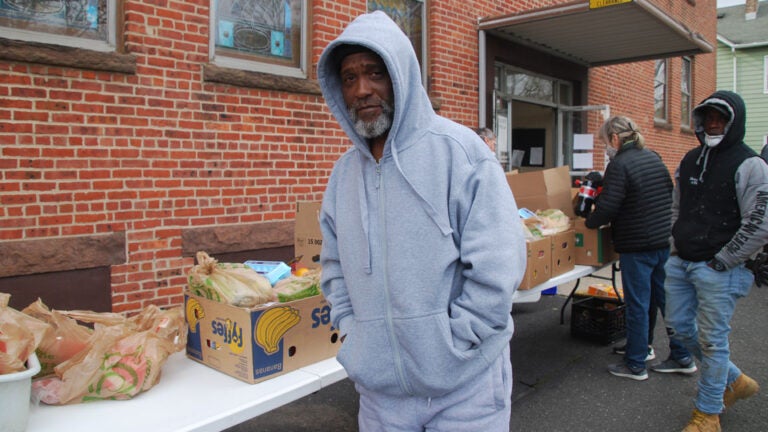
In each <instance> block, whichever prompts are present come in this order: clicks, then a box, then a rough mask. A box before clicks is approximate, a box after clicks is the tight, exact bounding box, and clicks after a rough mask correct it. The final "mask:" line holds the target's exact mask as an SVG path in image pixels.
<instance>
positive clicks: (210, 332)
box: [184, 292, 341, 383]
mask: <svg viewBox="0 0 768 432" xmlns="http://www.w3.org/2000/svg"><path fill="white" fill-rule="evenodd" d="M184 303H185V308H184V309H185V312H186V320H187V325H188V328H189V332H188V337H187V357H189V358H191V359H193V360H196V361H198V362H200V363H203V364H205V365H207V366H210V367H212V368H214V369H216V370H219V371H221V372H224V373H226V374H227V375H231V376H233V377H235V378H237V379H240V380H242V381H245V382H247V383H257V382H259V381H263V380H266V379H269V378H274V377H276V376H278V375H282V374H284V373H286V372H290V371H293V370H296V369H299V368H301V367H304V366H307V365H309V364H312V363H315V362H318V361H320V360H325V359H328V358H332V357H334V356H336V353H337V351H338V349H339V347H340V346H341V343H340V342H339V334H338V333H339V332H338V330H336V329H335V328H333V327H332V326H331V318H330V312H331V307H330V305H329V304H328V302H327V301H326V300H325V298H324V297H323V296H322V295H317V296H314V297H309V298H305V299H301V300H296V301H293V302H289V303H272V304H270V305H267V306H257V307H255V308H251V309H247V308H241V307H236V306H232V305H229V304H226V303H219V302H216V301H213V300H208V299H206V298H204V297H200V296H196V295H194V294H192V293H190V292H186V293H185V295H184Z"/></svg>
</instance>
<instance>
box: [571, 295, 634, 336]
mask: <svg viewBox="0 0 768 432" xmlns="http://www.w3.org/2000/svg"><path fill="white" fill-rule="evenodd" d="M626 335H627V321H626V306H625V305H624V303H621V302H619V301H618V300H608V299H601V298H597V297H584V298H582V299H578V300H577V299H576V298H574V301H573V303H572V305H571V336H575V337H579V338H583V339H589V340H593V341H595V342H600V343H602V344H610V343H613V342H616V341H617V340H619V339H621V338H623V337H625V336H626Z"/></svg>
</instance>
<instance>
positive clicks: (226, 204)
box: [0, 0, 715, 312]
mask: <svg viewBox="0 0 768 432" xmlns="http://www.w3.org/2000/svg"><path fill="white" fill-rule="evenodd" d="M125 3H126V5H125V43H124V45H125V48H126V51H127V52H128V53H130V54H133V55H135V56H136V60H137V64H136V73H135V74H126V73H110V72H100V71H92V70H88V69H79V68H69V67H59V66H48V65H44V64H33V63H24V62H16V61H13V62H11V61H0V83H2V84H0V107H1V108H2V109H0V147H1V149H0V169H1V174H0V244H1V243H2V242H15V241H22V240H34V239H45V238H66V237H68V236H83V235H94V234H99V233H110V232H125V233H126V244H127V262H126V263H125V264H121V265H114V266H112V270H111V274H112V293H113V309H114V310H115V311H129V312H132V311H137V310H139V309H141V308H142V307H144V306H146V305H147V304H148V303H155V304H158V305H161V306H165V305H170V304H180V303H181V301H182V292H183V288H184V286H185V282H186V278H185V274H186V272H187V271H188V269H189V268H190V267H191V266H192V263H193V258H191V257H184V256H182V247H181V232H182V230H184V229H188V228H195V227H206V226H225V225H237V224H246V223H255V222H265V221H290V220H292V219H293V218H294V212H295V202H296V201H297V200H319V199H321V198H322V192H323V190H324V185H325V182H326V179H327V176H328V175H329V173H330V170H331V168H332V165H333V162H334V161H335V159H336V158H337V157H338V156H339V155H340V154H341V153H342V152H343V151H344V150H345V149H346V146H347V144H346V139H345V137H344V135H343V133H341V131H340V129H338V127H337V126H336V123H335V120H334V119H333V117H332V116H330V115H329V113H328V112H327V110H326V108H325V105H324V102H323V99H322V97H321V96H319V95H317V94H304V93H289V92H282V91H276V90H264V89H258V88H249V87H239V86H235V85H225V84H218V83H213V82H208V81H206V80H204V79H203V70H204V67H205V65H206V63H207V58H208V28H209V9H208V5H209V2H208V1H206V0H187V1H169V2H156V1H150V0H126V2H125ZM310 3H311V4H312V10H311V11H312V22H313V24H312V33H311V44H310V46H311V53H312V55H311V57H312V59H311V64H312V65H313V67H312V78H313V79H314V78H315V77H316V73H315V69H314V65H315V64H316V62H317V59H318V57H319V55H320V53H321V52H322V49H323V47H324V46H325V45H326V44H327V43H328V42H329V41H330V40H331V39H333V38H334V37H335V36H336V35H338V34H339V32H340V31H341V30H342V28H343V27H344V26H345V25H346V24H347V23H348V22H349V21H351V19H352V18H353V17H354V16H356V15H357V14H359V13H361V12H364V11H365V8H366V5H365V1H330V0H329V1H313V2H310ZM558 3H564V1H518V2H507V1H501V0H495V1H479V0H478V1H471V2H469V3H467V2H466V1H462V0H446V1H442V0H441V1H429V2H428V4H429V36H428V40H429V50H430V53H431V57H430V69H429V77H430V92H431V96H432V97H433V99H434V100H435V101H436V102H438V103H439V107H440V113H441V114H442V115H445V116H446V117H449V118H452V119H454V120H456V121H458V122H460V123H463V124H466V125H468V126H475V125H477V123H478V94H477V91H478V68H477V61H478V52H477V46H478V42H477V33H476V30H475V25H476V22H477V18H478V17H480V16H485V15H491V14H505V13H511V12H515V11H520V10H525V9H529V8H532V7H540V6H545V5H551V4H558ZM657 3H660V7H662V8H664V9H665V10H669V11H670V13H671V14H672V15H673V16H674V15H675V14H677V15H680V16H678V18H679V19H680V20H682V21H684V22H686V23H688V24H689V25H690V26H691V27H692V28H700V29H701V28H703V29H704V31H702V32H703V33H705V37H706V38H707V39H708V40H710V41H714V40H715V38H714V31H715V30H714V28H715V27H714V22H715V17H714V13H715V12H714V11H715V8H714V0H709V1H703V0H698V1H697V6H696V7H695V8H692V7H690V6H689V5H688V4H687V2H684V1H680V2H678V1H667V0H664V1H659V2H657ZM710 6H711V7H710ZM693 10H695V11H696V12H697V14H698V15H699V16H689V15H690V13H691V11H693ZM705 10H706V12H705ZM467 11H471V12H467ZM697 20H699V21H697ZM700 20H703V21H700ZM701 23H705V24H711V25H703V24H701ZM679 64H680V62H679V59H677V60H673V61H672V63H671V71H672V74H671V77H670V90H671V94H670V95H671V105H670V119H671V126H672V127H671V128H670V129H668V130H666V129H659V128H655V127H654V126H653V119H652V116H653V91H652V85H653V63H652V62H644V63H637V64H630V65H623V66H610V67H605V68H598V69H594V70H593V71H592V73H591V75H590V92H591V96H590V100H589V103H590V104H602V103H609V104H611V106H612V112H613V113H624V114H628V115H630V116H632V117H635V118H636V120H638V122H639V123H640V124H641V126H642V127H643V129H644V131H645V135H646V136H647V137H648V141H649V144H650V145H651V146H652V147H654V148H655V149H657V150H659V151H660V152H661V153H662V155H664V158H665V160H666V161H667V162H668V164H670V166H671V165H673V164H672V162H673V161H674V162H676V161H677V160H679V158H680V156H681V155H682V151H683V149H684V148H686V147H689V146H690V145H691V142H692V141H691V140H692V139H693V138H692V136H691V135H690V134H687V133H681V132H680V128H679V121H678V119H677V118H676V113H679V91H677V89H678V88H679ZM694 64H695V72H694V77H695V92H694V101H697V100H700V99H701V98H702V97H703V96H705V95H706V94H707V93H709V92H711V91H712V90H713V89H714V83H715V77H714V56H711V55H706V56H698V57H696V60H695V63H694ZM676 77H678V78H676ZM683 141H685V142H684V143H682V142H683Z"/></svg>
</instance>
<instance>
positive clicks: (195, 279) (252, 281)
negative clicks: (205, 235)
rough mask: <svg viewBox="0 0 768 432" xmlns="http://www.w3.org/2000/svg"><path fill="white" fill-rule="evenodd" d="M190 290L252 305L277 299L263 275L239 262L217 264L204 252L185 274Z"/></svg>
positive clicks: (197, 293)
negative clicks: (187, 273)
mask: <svg viewBox="0 0 768 432" xmlns="http://www.w3.org/2000/svg"><path fill="white" fill-rule="evenodd" d="M188 282H189V289H190V291H191V292H192V293H193V294H195V295H199V296H201V297H205V298H207V299H209V300H214V301H218V302H222V303H229V304H231V305H234V306H240V307H247V308H251V307H254V306H256V305H260V304H264V303H269V302H273V301H276V300H277V296H276V295H275V292H274V291H273V290H272V284H270V283H269V280H268V279H267V278H266V277H264V275H262V274H260V273H258V272H257V271H256V270H254V269H252V268H250V267H249V266H247V265H245V264H241V263H220V262H218V261H217V260H216V259H215V258H212V257H211V256H209V255H208V254H207V253H205V252H198V253H197V265H195V266H194V267H192V269H191V270H190V272H189V275H188Z"/></svg>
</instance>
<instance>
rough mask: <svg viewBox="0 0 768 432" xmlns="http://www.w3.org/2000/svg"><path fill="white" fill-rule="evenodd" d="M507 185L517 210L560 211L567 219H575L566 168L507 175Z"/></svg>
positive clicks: (568, 174) (569, 177)
mask: <svg viewBox="0 0 768 432" xmlns="http://www.w3.org/2000/svg"><path fill="white" fill-rule="evenodd" d="M507 183H508V184H509V187H510V189H512V194H513V195H514V196H515V202H516V203H517V207H518V208H527V209H528V210H531V211H534V212H535V211H536V210H546V209H560V210H562V212H563V213H565V214H566V215H567V216H568V217H570V218H574V217H575V214H574V213H573V205H572V201H571V199H572V196H571V174H570V171H569V168H568V167H567V166H561V167H557V168H550V169H545V170H539V171H530V172H524V173H520V174H512V173H507Z"/></svg>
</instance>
